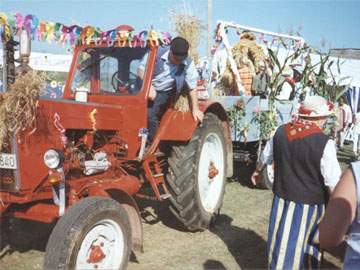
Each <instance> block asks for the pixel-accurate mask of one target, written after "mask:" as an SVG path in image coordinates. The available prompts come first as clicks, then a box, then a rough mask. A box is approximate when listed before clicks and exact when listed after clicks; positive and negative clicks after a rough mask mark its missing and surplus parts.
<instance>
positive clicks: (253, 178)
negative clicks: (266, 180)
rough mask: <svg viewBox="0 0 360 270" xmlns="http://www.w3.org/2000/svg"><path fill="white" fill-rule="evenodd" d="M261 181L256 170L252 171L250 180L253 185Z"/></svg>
mask: <svg viewBox="0 0 360 270" xmlns="http://www.w3.org/2000/svg"><path fill="white" fill-rule="evenodd" d="M260 181H261V175H260V173H259V172H258V171H254V172H253V174H252V175H251V182H252V183H253V185H254V186H256V184H257V183H259V182H260Z"/></svg>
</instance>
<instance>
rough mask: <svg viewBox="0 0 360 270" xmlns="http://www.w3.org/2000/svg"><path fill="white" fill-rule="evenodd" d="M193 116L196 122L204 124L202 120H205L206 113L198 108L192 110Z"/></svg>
mask: <svg viewBox="0 0 360 270" xmlns="http://www.w3.org/2000/svg"><path fill="white" fill-rule="evenodd" d="M192 115H193V117H194V120H195V121H197V120H199V121H200V122H202V120H203V119H204V113H203V112H202V111H200V110H199V108H198V107H196V108H194V109H193V110H192Z"/></svg>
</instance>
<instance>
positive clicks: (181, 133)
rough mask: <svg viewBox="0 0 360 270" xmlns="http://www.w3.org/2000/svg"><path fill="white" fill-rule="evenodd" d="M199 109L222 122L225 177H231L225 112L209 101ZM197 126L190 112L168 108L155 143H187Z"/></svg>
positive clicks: (219, 106)
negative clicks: (224, 140) (225, 162)
mask: <svg viewBox="0 0 360 270" xmlns="http://www.w3.org/2000/svg"><path fill="white" fill-rule="evenodd" d="M200 109H201V110H202V111H203V112H204V114H206V113H210V112H211V113H213V114H215V115H216V116H217V117H218V118H219V119H220V120H221V121H222V124H223V130H224V136H225V138H226V150H227V159H226V161H227V166H226V167H227V172H226V176H227V177H231V176H232V175H233V148H232V140H231V132H230V125H229V122H228V117H227V114H226V111H225V109H224V107H223V106H222V105H221V104H220V103H218V102H211V101H206V102H201V103H200ZM197 126H198V122H197V121H195V120H194V118H193V116H192V113H191V111H187V112H180V111H177V110H175V109H172V108H170V109H168V110H167V112H166V113H165V114H164V116H163V117H162V119H161V123H160V127H159V129H158V131H157V134H156V136H155V141H157V142H160V141H183V142H186V141H189V140H190V139H191V138H192V136H193V134H194V132H195V129H196V128H197Z"/></svg>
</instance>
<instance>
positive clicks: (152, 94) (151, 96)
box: [148, 85, 156, 101]
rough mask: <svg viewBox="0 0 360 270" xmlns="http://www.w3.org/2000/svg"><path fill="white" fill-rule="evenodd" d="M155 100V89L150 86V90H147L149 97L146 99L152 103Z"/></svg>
mask: <svg viewBox="0 0 360 270" xmlns="http://www.w3.org/2000/svg"><path fill="white" fill-rule="evenodd" d="M155 98H156V89H155V87H154V86H152V85H151V86H150V90H149V95H148V99H149V100H151V101H154V100H155Z"/></svg>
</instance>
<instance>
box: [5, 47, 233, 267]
mask: <svg viewBox="0 0 360 270" xmlns="http://www.w3.org/2000/svg"><path fill="white" fill-rule="evenodd" d="M119 45H120V44H119V43H116V42H115V43H110V44H109V43H108V42H97V43H95V42H92V43H90V44H88V45H79V46H78V47H76V48H75V50H74V56H73V60H72V64H71V68H70V70H69V75H68V78H67V82H66V85H65V88H64V93H63V96H62V98H61V99H47V98H40V99H39V101H38V105H37V110H36V120H35V121H36V130H35V131H33V132H31V133H29V131H28V130H25V131H21V132H19V133H18V134H17V135H16V136H15V137H14V138H12V139H11V140H10V143H9V144H8V146H7V147H3V149H2V152H3V153H1V154H0V214H1V217H2V219H4V218H6V217H16V218H22V219H28V220H34V221H40V222H46V223H51V222H53V221H56V220H57V223H56V225H55V227H54V229H53V231H52V234H51V236H50V238H49V240H48V243H47V247H46V255H45V263H44V267H45V269H74V268H75V269H123V268H126V265H127V263H128V260H129V255H130V252H131V250H135V251H138V250H142V233H143V232H142V225H141V219H140V215H139V209H138V206H137V204H136V202H135V200H134V197H140V198H147V199H149V197H151V198H150V199H156V200H159V201H163V200H168V201H169V206H170V210H171V211H172V212H173V213H174V215H175V216H176V217H177V218H178V219H179V220H180V221H181V222H182V223H183V224H184V226H185V227H186V228H188V229H189V230H190V231H198V230H204V229H206V228H207V227H208V226H209V224H210V222H211V220H212V219H213V218H214V216H215V214H216V213H217V212H218V211H219V209H220V207H221V204H222V199H223V194H224V186H225V181H226V177H229V176H231V175H232V144H231V138H230V132H229V125H228V122H227V116H226V112H225V110H224V109H223V107H222V106H221V105H220V104H219V103H213V102H211V101H208V100H200V101H199V103H200V104H199V105H200V108H201V109H202V110H203V112H204V114H205V117H204V120H203V122H202V123H198V122H196V121H195V120H194V119H193V117H192V114H191V112H190V111H188V112H180V111H177V110H175V109H174V108H173V107H172V106H171V105H170V106H169V108H168V110H167V111H166V113H165V115H164V116H163V117H162V119H161V123H160V127H159V129H158V131H157V133H156V136H155V138H154V140H153V142H152V144H151V145H150V147H147V148H146V150H145V143H146V128H147V105H148V104H147V103H148V99H147V95H148V91H149V87H150V84H151V79H152V73H153V68H154V63H155V59H156V53H157V48H158V47H157V46H158V45H157V44H148V46H146V47H140V46H139V47H130V46H124V45H122V46H119ZM146 52H149V57H148V61H147V66H146V69H145V74H144V77H143V80H141V79H140V78H139V77H138V76H137V67H138V65H139V63H140V61H141V59H142V57H143V56H144V54H145V53H146ZM146 186H151V190H152V192H153V194H150V195H149V194H147V195H145V194H144V192H143V189H144V188H146Z"/></svg>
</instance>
